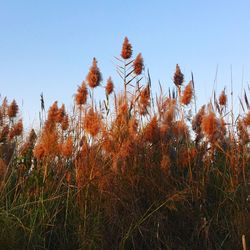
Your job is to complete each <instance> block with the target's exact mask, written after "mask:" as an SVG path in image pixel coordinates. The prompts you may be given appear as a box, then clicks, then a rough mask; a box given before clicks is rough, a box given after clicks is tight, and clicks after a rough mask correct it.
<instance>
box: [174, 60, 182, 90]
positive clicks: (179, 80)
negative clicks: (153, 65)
mask: <svg viewBox="0 0 250 250" xmlns="http://www.w3.org/2000/svg"><path fill="white" fill-rule="evenodd" d="M183 81H184V75H183V74H182V72H181V69H180V67H179V65H178V64H176V69H175V73H174V84H175V85H176V86H181V85H182V83H183Z"/></svg>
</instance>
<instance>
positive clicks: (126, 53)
mask: <svg viewBox="0 0 250 250" xmlns="http://www.w3.org/2000/svg"><path fill="white" fill-rule="evenodd" d="M131 56H132V45H131V44H130V43H129V40H128V38H127V37H125V38H124V41H123V45H122V52H121V57H122V58H123V59H129V58H130V57H131Z"/></svg>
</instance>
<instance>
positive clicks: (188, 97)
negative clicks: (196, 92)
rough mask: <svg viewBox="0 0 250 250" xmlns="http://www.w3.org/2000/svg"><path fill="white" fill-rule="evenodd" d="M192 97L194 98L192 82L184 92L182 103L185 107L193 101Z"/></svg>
mask: <svg viewBox="0 0 250 250" xmlns="http://www.w3.org/2000/svg"><path fill="white" fill-rule="evenodd" d="M192 96H193V85H192V81H190V82H189V84H188V85H187V86H186V87H185V89H184V91H183V94H182V96H181V103H182V104H184V105H188V104H189V103H190V102H191V100H192Z"/></svg>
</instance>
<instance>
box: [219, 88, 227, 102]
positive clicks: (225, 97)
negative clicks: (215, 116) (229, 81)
mask: <svg viewBox="0 0 250 250" xmlns="http://www.w3.org/2000/svg"><path fill="white" fill-rule="evenodd" d="M219 104H220V105H221V106H225V105H226V104H227V96H226V93H225V90H223V91H222V92H221V94H220V97H219Z"/></svg>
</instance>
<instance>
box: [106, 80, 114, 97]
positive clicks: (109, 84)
mask: <svg viewBox="0 0 250 250" xmlns="http://www.w3.org/2000/svg"><path fill="white" fill-rule="evenodd" d="M105 90H106V95H110V94H111V93H112V92H113V90H114V83H113V81H112V79H111V77H109V78H108V81H107V84H106V87H105Z"/></svg>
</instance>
